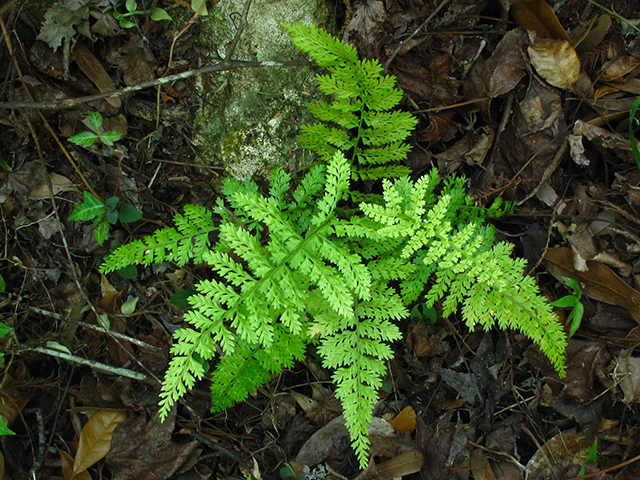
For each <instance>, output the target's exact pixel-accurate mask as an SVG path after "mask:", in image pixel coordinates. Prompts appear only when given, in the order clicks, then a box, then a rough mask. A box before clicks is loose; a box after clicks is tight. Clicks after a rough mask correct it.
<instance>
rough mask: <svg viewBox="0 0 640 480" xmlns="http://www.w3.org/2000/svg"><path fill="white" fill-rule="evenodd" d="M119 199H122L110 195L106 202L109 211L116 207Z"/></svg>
mask: <svg viewBox="0 0 640 480" xmlns="http://www.w3.org/2000/svg"><path fill="white" fill-rule="evenodd" d="M119 201H120V198H119V197H109V198H107V199H106V200H105V202H104V204H105V205H106V206H107V208H108V209H109V211H112V210H115V209H116V207H117V206H118V202H119Z"/></svg>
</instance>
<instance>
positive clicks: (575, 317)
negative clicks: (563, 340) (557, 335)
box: [567, 302, 584, 337]
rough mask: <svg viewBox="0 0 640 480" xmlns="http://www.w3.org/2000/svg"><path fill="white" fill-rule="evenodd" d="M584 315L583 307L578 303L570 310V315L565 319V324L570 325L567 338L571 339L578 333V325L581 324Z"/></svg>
mask: <svg viewBox="0 0 640 480" xmlns="http://www.w3.org/2000/svg"><path fill="white" fill-rule="evenodd" d="M583 315H584V305H582V303H580V302H578V303H577V304H576V306H575V307H574V308H573V310H571V313H570V314H569V316H568V317H567V322H570V323H571V326H570V327H569V337H573V334H574V333H576V332H577V331H578V329H579V328H580V324H581V323H582V316H583Z"/></svg>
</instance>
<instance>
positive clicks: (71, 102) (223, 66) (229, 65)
mask: <svg viewBox="0 0 640 480" xmlns="http://www.w3.org/2000/svg"><path fill="white" fill-rule="evenodd" d="M311 65H313V64H312V63H311V62H307V61H299V60H293V61H283V62H247V61H240V60H233V61H229V62H225V61H223V62H218V63H216V64H215V65H209V66H207V67H203V68H198V69H196V70H188V71H186V72H182V73H176V74H175V75H169V76H168V77H162V78H156V79H155V80H150V81H148V82H143V83H139V84H138V85H132V86H130V87H125V88H119V89H117V90H111V91H108V92H103V93H97V94H95V95H88V96H86V97H79V98H68V99H66V100H57V101H50V102H35V101H31V102H22V101H19V102H0V108H35V109H47V110H61V109H65V108H71V107H75V106H77V105H81V104H83V103H88V102H93V101H94V100H101V99H103V98H108V97H120V96H122V95H126V94H128V93H131V92H137V91H139V90H144V89H146V88H151V87H156V86H158V85H164V84H165V83H171V82H175V81H176V80H183V79H186V78H191V77H195V76H198V75H204V74H206V73H212V72H221V71H225V70H231V69H234V68H256V67H301V66H311Z"/></svg>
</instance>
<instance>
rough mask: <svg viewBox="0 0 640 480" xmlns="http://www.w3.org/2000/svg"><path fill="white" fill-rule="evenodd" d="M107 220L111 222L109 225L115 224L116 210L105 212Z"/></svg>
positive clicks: (116, 219)
mask: <svg viewBox="0 0 640 480" xmlns="http://www.w3.org/2000/svg"><path fill="white" fill-rule="evenodd" d="M107 221H108V222H109V223H110V224H111V225H115V224H116V222H117V221H118V211H117V210H111V211H109V212H108V213H107Z"/></svg>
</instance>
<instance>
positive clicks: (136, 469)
mask: <svg viewBox="0 0 640 480" xmlns="http://www.w3.org/2000/svg"><path fill="white" fill-rule="evenodd" d="M174 428H175V409H174V413H173V415H170V416H169V417H168V418H167V419H166V420H165V421H164V422H161V421H160V419H159V417H158V414H157V413H154V414H152V415H150V416H147V415H144V414H142V415H139V416H137V417H136V418H131V419H129V420H127V421H125V422H123V423H121V424H120V425H119V427H118V428H117V430H116V431H115V433H114V435H113V447H112V449H111V451H110V452H109V454H108V455H107V460H106V461H107V465H108V466H109V469H110V470H111V472H112V475H113V476H112V477H111V478H113V479H114V480H141V479H144V480H165V479H167V478H169V477H171V476H172V475H174V474H175V473H176V472H177V471H178V470H179V469H180V468H182V467H183V466H184V465H185V463H187V464H188V465H193V463H194V462H195V460H197V457H198V455H199V450H198V441H197V440H194V441H191V442H187V443H176V442H174V441H172V440H171V436H172V434H173V430H174Z"/></svg>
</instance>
